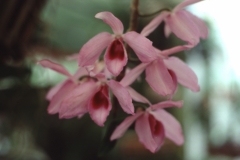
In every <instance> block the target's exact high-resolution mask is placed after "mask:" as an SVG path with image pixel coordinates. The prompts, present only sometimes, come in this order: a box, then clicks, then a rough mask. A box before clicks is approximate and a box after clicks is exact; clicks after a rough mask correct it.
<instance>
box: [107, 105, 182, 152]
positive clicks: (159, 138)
mask: <svg viewBox="0 0 240 160" xmlns="http://www.w3.org/2000/svg"><path fill="white" fill-rule="evenodd" d="M172 106H176V107H179V108H180V107H181V106H182V101H177V102H174V101H164V102H160V103H157V104H154V105H150V107H149V108H147V109H146V110H145V111H142V110H140V111H138V112H137V113H136V114H135V115H133V116H130V117H127V118H126V119H125V120H124V121H123V122H122V123H121V124H120V125H119V126H117V128H116V129H115V130H114V132H113V134H112V135H111V137H110V140H115V139H118V138H120V137H122V136H123V134H124V133H125V132H126V131H127V129H128V128H129V127H130V126H131V124H132V123H133V122H134V121H136V122H135V131H136V133H137V135H138V138H139V141H140V142H141V143H142V144H143V145H144V146H145V147H146V148H147V149H148V150H150V151H151V152H152V153H155V152H157V151H158V150H159V148H160V147H161V146H162V144H163V142H164V138H165V137H167V138H169V139H171V140H172V141H173V142H175V143H176V144H177V145H182V144H183V142H184V138H183V135H182V129H181V126H180V124H179V122H178V121H177V120H176V119H175V118H174V117H173V116H172V115H171V114H169V113H168V112H166V111H165V110H164V109H163V108H168V107H172Z"/></svg>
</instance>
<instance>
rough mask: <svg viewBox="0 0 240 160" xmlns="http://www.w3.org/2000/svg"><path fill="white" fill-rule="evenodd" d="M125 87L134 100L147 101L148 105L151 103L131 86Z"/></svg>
mask: <svg viewBox="0 0 240 160" xmlns="http://www.w3.org/2000/svg"><path fill="white" fill-rule="evenodd" d="M126 88H127V90H128V92H129V94H130V95H131V97H132V99H133V100H134V101H136V102H141V103H147V104H149V105H150V104H151V103H150V102H149V100H148V99H147V98H145V97H144V96H142V95H141V94H139V93H138V92H136V91H135V90H134V89H133V88H131V87H126Z"/></svg>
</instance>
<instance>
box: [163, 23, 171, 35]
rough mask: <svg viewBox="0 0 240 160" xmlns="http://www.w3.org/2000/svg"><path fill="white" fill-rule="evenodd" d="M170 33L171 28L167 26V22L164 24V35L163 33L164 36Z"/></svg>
mask: <svg viewBox="0 0 240 160" xmlns="http://www.w3.org/2000/svg"><path fill="white" fill-rule="evenodd" d="M171 33H172V31H171V29H170V28H169V26H168V24H167V23H165V25H164V35H165V37H169V36H170V34H171Z"/></svg>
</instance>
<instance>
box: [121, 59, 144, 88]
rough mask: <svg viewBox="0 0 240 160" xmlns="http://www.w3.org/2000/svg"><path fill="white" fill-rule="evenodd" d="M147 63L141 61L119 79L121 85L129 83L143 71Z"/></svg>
mask: <svg viewBox="0 0 240 160" xmlns="http://www.w3.org/2000/svg"><path fill="white" fill-rule="evenodd" d="M147 65H148V63H141V64H139V65H138V66H137V67H135V68H133V69H132V70H130V71H129V72H128V73H127V74H126V75H125V76H124V77H123V79H122V80H121V81H120V83H121V85H123V86H124V87H126V86H129V85H131V84H132V83H133V82H134V81H135V80H136V79H137V78H138V77H139V75H140V74H141V73H142V72H143V71H144V69H145V68H146V67H147Z"/></svg>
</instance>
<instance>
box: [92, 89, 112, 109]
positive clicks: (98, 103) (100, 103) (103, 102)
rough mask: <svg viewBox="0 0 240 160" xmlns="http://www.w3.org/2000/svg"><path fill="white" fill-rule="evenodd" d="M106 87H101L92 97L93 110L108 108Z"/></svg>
mask: <svg viewBox="0 0 240 160" xmlns="http://www.w3.org/2000/svg"><path fill="white" fill-rule="evenodd" d="M107 96H108V87H107V86H102V87H101V89H100V90H99V91H98V92H97V93H96V94H95V95H94V96H93V101H92V105H93V107H94V108H95V109H99V108H101V107H104V108H106V109H107V108H108V105H109V104H108V98H107Z"/></svg>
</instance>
